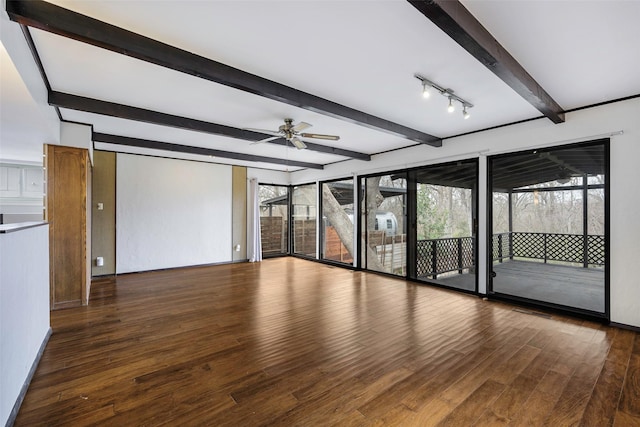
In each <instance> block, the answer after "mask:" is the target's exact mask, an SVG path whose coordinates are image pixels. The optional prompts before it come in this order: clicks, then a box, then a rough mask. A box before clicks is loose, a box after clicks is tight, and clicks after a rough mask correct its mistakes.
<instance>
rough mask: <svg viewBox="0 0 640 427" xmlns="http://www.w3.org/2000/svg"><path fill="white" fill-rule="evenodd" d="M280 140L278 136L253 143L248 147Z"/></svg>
mask: <svg viewBox="0 0 640 427" xmlns="http://www.w3.org/2000/svg"><path fill="white" fill-rule="evenodd" d="M280 138H282V137H281V136H280V135H278V136H271V137H269V138H265V139H261V140H260V141H254V142H252V143H250V144H249V145H256V144H262V143H263V142H269V141H273V140H274V139H280Z"/></svg>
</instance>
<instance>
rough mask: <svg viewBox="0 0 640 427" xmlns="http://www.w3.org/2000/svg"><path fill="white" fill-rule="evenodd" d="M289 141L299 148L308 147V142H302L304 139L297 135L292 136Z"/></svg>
mask: <svg viewBox="0 0 640 427" xmlns="http://www.w3.org/2000/svg"><path fill="white" fill-rule="evenodd" d="M289 142H290V143H291V144H293V146H294V147H296V148H297V149H298V150H304V149H305V148H307V144H305V143H304V142H302V140H301V139H300V138H298V137H297V136H294V137H293V138H291V139H290V140H289Z"/></svg>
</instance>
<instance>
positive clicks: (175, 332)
mask: <svg viewBox="0 0 640 427" xmlns="http://www.w3.org/2000/svg"><path fill="white" fill-rule="evenodd" d="M52 325H53V331H54V332H53V335H52V336H51V339H50V341H49V344H48V346H47V348H46V350H45V352H44V355H43V358H42V360H41V362H40V366H39V367H38V369H37V371H36V373H35V376H34V378H33V381H32V383H31V386H30V387H29V391H28V393H27V395H26V398H25V401H24V403H23V406H22V408H21V411H20V413H19V415H18V418H17V420H16V425H17V426H33V425H56V426H57V425H63V426H74V427H75V426H84V425H113V426H139V425H147V426H157V425H171V426H175V425H180V426H191V425H193V426H196V425H197V426H202V425H215V426H259V425H275V426H316V425H322V426H331V425H339V426H351V425H356V426H370V425H371V426H373V425H375V426H380V425H394V426H398V425H402V426H430V425H442V426H446V425H451V426H500V425H510V426H524V425H535V426H544V425H547V426H566V425H584V426H612V425H615V426H633V425H635V426H637V425H640V382H639V381H638V378H640V334H638V333H635V332H631V331H628V330H622V329H617V328H613V327H607V326H603V325H600V324H597V323H592V322H589V321H583V320H577V319H572V318H565V317H562V316H557V315H553V316H552V317H551V318H544V317H540V316H535V315H531V314H525V313H522V312H519V311H517V310H514V307H512V306H510V305H507V304H503V303H500V302H490V301H482V300H481V299H480V298H477V297H475V296H471V295H465V294H460V293H456V292H451V291H447V290H442V289H437V288H433V287H428V286H419V285H415V284H412V283H408V282H406V281H404V280H401V279H396V278H390V277H387V276H382V275H377V274H371V273H364V272H357V271H355V272H354V271H350V270H347V269H342V268H339V267H331V266H327V265H324V264H320V263H316V262H311V261H305V260H301V259H296V258H292V257H286V258H277V259H270V260H266V261H263V262H261V263H251V264H249V263H247V264H231V265H219V266H211V267H198V268H188V269H177V270H172V271H159V272H152V273H141V274H129V275H123V276H119V277H117V279H115V280H101V281H99V282H95V283H94V287H93V289H92V298H91V301H90V304H89V306H88V307H79V308H72V309H68V310H61V311H56V312H53V313H52Z"/></svg>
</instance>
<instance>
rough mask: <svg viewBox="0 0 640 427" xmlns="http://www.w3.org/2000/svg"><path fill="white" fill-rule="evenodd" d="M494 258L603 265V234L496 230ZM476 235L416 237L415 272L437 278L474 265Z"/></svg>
mask: <svg viewBox="0 0 640 427" xmlns="http://www.w3.org/2000/svg"><path fill="white" fill-rule="evenodd" d="M492 240H493V241H492V248H493V254H492V255H493V260H494V261H498V262H503V261H504V260H505V259H514V258H528V259H536V260H541V261H543V262H545V263H546V262H547V261H559V262H566V263H573V264H581V265H582V266H583V267H585V268H588V267H589V266H603V265H604V261H605V260H604V236H601V235H588V236H586V241H585V236H583V235H582V234H558V233H525V232H510V233H498V234H494V235H493V239H492ZM474 245H475V239H474V238H472V237H457V238H446V239H429V240H418V247H417V251H416V253H417V256H416V258H417V259H416V272H417V275H418V277H431V278H433V279H436V278H437V276H438V275H439V274H443V273H449V272H453V271H457V272H458V273H463V271H464V270H466V269H471V268H473V267H475V264H474Z"/></svg>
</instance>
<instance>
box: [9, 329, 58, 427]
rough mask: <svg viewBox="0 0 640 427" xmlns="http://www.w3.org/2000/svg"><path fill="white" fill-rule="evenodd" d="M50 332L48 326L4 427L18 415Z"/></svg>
mask: <svg viewBox="0 0 640 427" xmlns="http://www.w3.org/2000/svg"><path fill="white" fill-rule="evenodd" d="M52 332H53V330H52V329H51V328H49V330H48V331H47V334H46V335H45V336H44V339H43V340H42V344H40V349H38V353H37V354H36V358H35V360H34V361H33V363H32V364H31V369H29V373H28V374H27V378H26V379H25V380H24V384H22V389H20V394H18V397H17V398H16V403H14V405H13V408H12V409H11V413H10V414H9V419H8V420H7V423H6V424H5V427H12V426H13V423H15V421H16V417H17V416H18V412H20V407H21V406H22V402H23V401H24V397H25V396H26V395H27V390H28V389H29V384H31V380H32V379H33V375H34V374H35V373H36V369H38V365H39V364H40V359H41V358H42V354H43V353H44V349H45V348H46V347H47V343H48V342H49V337H51V334H52Z"/></svg>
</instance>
